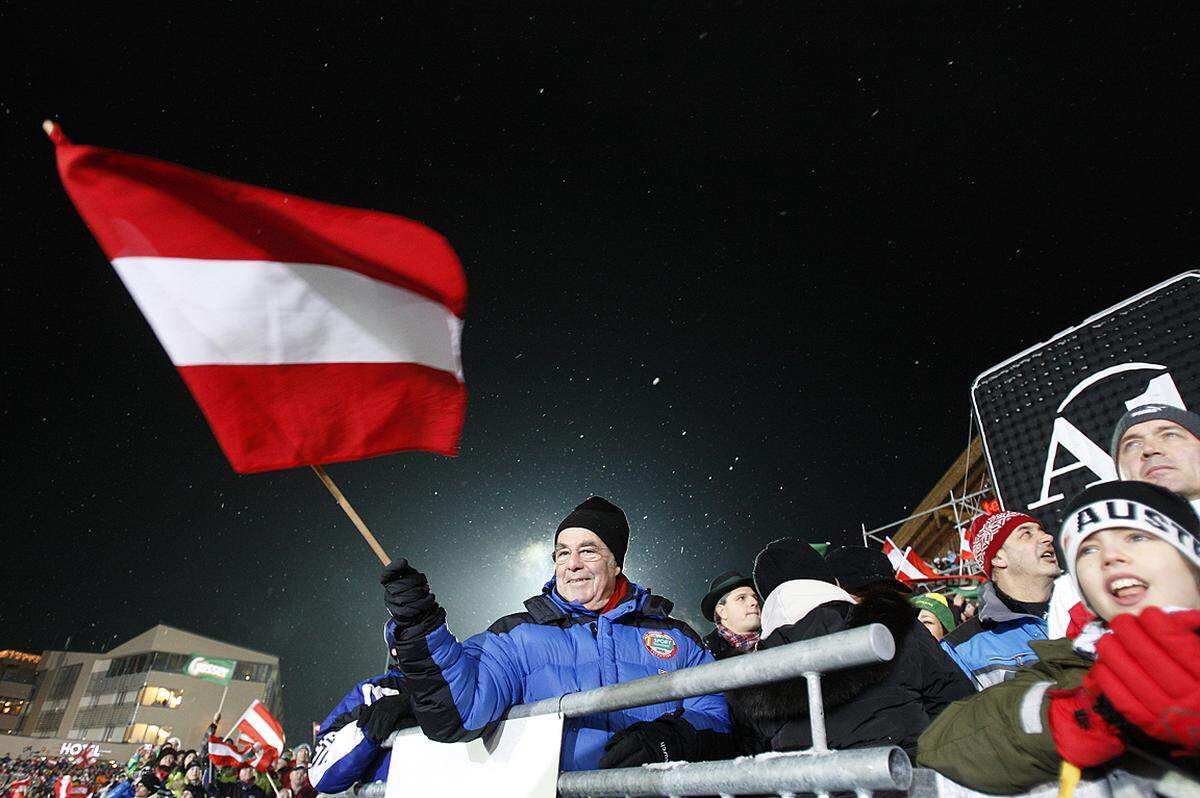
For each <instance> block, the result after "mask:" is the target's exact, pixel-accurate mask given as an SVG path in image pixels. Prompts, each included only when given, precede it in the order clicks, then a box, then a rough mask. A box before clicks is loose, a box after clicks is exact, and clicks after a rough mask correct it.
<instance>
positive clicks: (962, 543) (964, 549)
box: [958, 524, 975, 563]
mask: <svg viewBox="0 0 1200 798" xmlns="http://www.w3.org/2000/svg"><path fill="white" fill-rule="evenodd" d="M969 528H970V524H968V525H966V526H963V527H960V528H959V530H958V559H959V562H964V563H970V562H974V561H975V553H974V552H973V551H971V541H969V540H967V530H968V529H969Z"/></svg>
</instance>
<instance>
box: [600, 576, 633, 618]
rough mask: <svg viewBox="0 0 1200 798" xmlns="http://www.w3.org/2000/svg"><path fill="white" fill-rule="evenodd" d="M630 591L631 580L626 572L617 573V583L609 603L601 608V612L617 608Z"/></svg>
mask: <svg viewBox="0 0 1200 798" xmlns="http://www.w3.org/2000/svg"><path fill="white" fill-rule="evenodd" d="M628 592H629V580H628V579H626V578H625V574H617V583H616V584H615V585H613V592H612V595H611V596H609V597H608V603H607V604H605V605H604V606H603V607H602V608H601V609H600V610H599V614H600V615H603V614H604V613H606V612H610V611H612V610H615V609H616V608H617V605H618V604H620V603H621V602H622V601H624V600H625V594H626V593H628Z"/></svg>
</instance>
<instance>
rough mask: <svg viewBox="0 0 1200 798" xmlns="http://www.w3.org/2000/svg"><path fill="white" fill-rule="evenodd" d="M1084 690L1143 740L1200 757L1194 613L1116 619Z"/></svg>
mask: <svg viewBox="0 0 1200 798" xmlns="http://www.w3.org/2000/svg"><path fill="white" fill-rule="evenodd" d="M1108 626H1109V628H1110V629H1111V630H1112V633H1111V634H1106V635H1104V636H1103V637H1101V638H1100V642H1099V643H1097V644H1096V664H1095V665H1093V666H1092V669H1091V671H1090V672H1089V673H1088V675H1087V677H1086V678H1085V679H1084V682H1083V684H1084V686H1085V687H1086V688H1087V689H1088V690H1090V691H1092V692H1094V693H1099V694H1103V695H1104V697H1105V698H1106V699H1108V702H1109V703H1110V704H1112V706H1113V708H1114V709H1116V710H1117V712H1120V713H1121V715H1122V716H1123V717H1124V718H1125V719H1126V720H1128V721H1129V722H1130V723H1132V724H1134V725H1135V726H1137V727H1138V728H1139V729H1141V730H1142V731H1144V732H1145V733H1146V734H1148V735H1150V736H1151V737H1154V738H1155V739H1158V740H1162V741H1163V742H1166V743H1170V744H1171V745H1176V746H1179V747H1180V748H1182V749H1183V750H1184V751H1186V752H1189V753H1197V752H1200V633H1198V630H1200V610H1188V611H1187V612H1170V613H1168V612H1163V611H1162V610H1160V609H1158V608H1157V607H1149V608H1147V609H1145V610H1143V611H1142V612H1141V614H1139V615H1136V616H1135V615H1118V616H1117V617H1116V618H1114V619H1113V620H1112V621H1110V622H1109V624H1108Z"/></svg>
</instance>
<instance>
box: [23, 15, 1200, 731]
mask: <svg viewBox="0 0 1200 798" xmlns="http://www.w3.org/2000/svg"><path fill="white" fill-rule="evenodd" d="M41 5H42V6H45V7H46V10H45V11H44V12H43V13H45V14H46V16H36V13H37V12H27V11H21V10H15V9H14V8H13V6H12V4H10V5H8V6H6V8H5V10H4V11H3V12H2V13H3V17H4V18H3V20H2V22H0V26H2V27H3V28H4V29H5V30H6V31H7V33H8V34H9V36H10V37H11V36H13V35H14V34H16V35H17V36H19V37H20V39H21V41H22V42H23V44H12V43H10V44H6V46H5V49H6V50H7V56H8V58H9V59H12V60H11V63H10V64H9V65H8V66H6V67H5V68H4V72H3V74H4V75H5V79H4V91H3V93H2V96H0V118H2V119H3V123H4V128H5V141H6V142H7V143H6V146H5V158H4V181H3V192H2V196H3V199H2V202H3V213H4V220H5V228H6V232H7V235H6V236H5V239H6V241H7V245H6V247H5V251H6V253H7V257H6V261H7V262H6V265H5V280H4V282H3V325H4V327H3V334H4V339H5V341H6V352H5V356H4V360H3V364H4V365H3V374H2V380H3V411H2V416H0V417H2V419H3V434H4V441H5V469H4V484H5V491H6V493H7V500H6V501H5V502H4V510H3V526H2V527H0V529H2V534H3V543H4V546H3V551H4V557H3V562H4V565H5V568H4V574H5V584H4V599H3V601H2V602H0V648H6V647H14V648H19V649H26V650H31V651H38V650H41V649H43V648H49V647H52V646H55V645H58V646H61V645H62V644H63V643H64V641H65V638H66V637H67V636H68V635H70V636H71V638H72V646H73V647H82V648H87V647H96V648H97V649H98V648H100V647H103V646H107V645H109V644H111V643H113V642H114V641H117V640H122V639H125V638H127V637H129V636H132V635H133V634H135V633H138V632H140V631H142V630H143V629H144V628H146V627H148V626H150V625H152V624H154V623H156V622H159V621H162V622H165V623H170V624H175V625H178V626H181V627H183V628H186V629H191V630H195V631H197V632H201V633H204V634H209V635H213V636H215V637H219V638H223V639H227V640H229V641H231V642H235V643H239V644H242V645H248V646H251V647H255V648H260V649H265V650H267V651H270V652H273V653H276V654H278V655H279V656H280V657H281V658H282V663H283V669H284V680H285V686H284V697H285V707H286V726H287V729H288V731H289V733H290V734H291V735H292V737H293V738H299V737H303V736H304V735H306V733H307V732H306V728H307V727H306V724H307V722H308V721H309V720H314V719H319V718H322V717H323V716H324V715H325V713H326V712H327V711H328V709H329V708H330V707H331V706H332V704H333V703H334V702H335V701H336V700H337V699H338V698H339V697H340V696H341V695H342V694H343V693H344V692H345V691H346V690H347V689H348V688H349V687H350V685H351V684H352V683H353V682H354V681H355V680H357V679H360V678H363V677H365V676H368V675H371V674H373V673H376V672H378V670H379V668H380V666H381V664H382V662H383V657H384V652H383V646H382V643H381V640H380V628H381V626H382V623H383V620H384V617H385V615H384V610H383V608H382V605H381V602H380V600H379V588H378V586H377V582H376V577H377V573H378V570H379V569H378V565H377V563H376V561H375V560H374V558H373V557H372V556H371V554H370V552H369V550H368V549H367V547H366V546H365V545H364V544H363V542H362V541H361V540H360V539H359V538H358V536H357V534H356V533H355V532H354V529H353V527H352V526H351V525H350V523H349V522H348V521H347V520H346V519H345V518H344V517H343V516H342V514H341V512H340V511H339V510H338V508H337V507H336V506H335V505H334V504H333V503H332V501H330V500H329V498H328V496H327V494H326V493H325V492H324V490H323V489H322V487H321V485H320V484H319V483H318V482H317V480H316V479H315V478H314V477H313V475H312V474H311V473H309V472H308V471H306V470H303V469H296V470H291V471H282V472H274V473H270V474H263V475H254V476H237V475H235V474H234V472H233V471H232V470H231V469H230V468H229V466H228V465H227V463H226V462H225V460H224V459H223V457H222V455H221V453H220V451H219V450H218V448H217V445H216V443H215V441H214V439H213V438H212V436H211V434H210V433H209V431H208V428H207V427H206V425H205V424H204V422H203V420H202V418H201V416H200V414H199V412H198V410H197V408H196V406H195V404H194V403H193V401H192V400H191V398H190V396H189V394H188V393H187V391H186V389H185V387H184V385H183V383H182V382H181V380H180V379H179V378H178V376H177V374H176V372H175V370H174V368H173V367H172V366H171V364H170V362H169V361H168V360H167V358H166V356H165V354H164V353H163V351H162V350H161V348H160V347H159V345H158V343H157V342H156V340H155V338H154V336H153V334H152V333H151V331H150V329H149V327H148V326H147V325H146V323H145V322H144V320H143V319H142V317H141V316H140V314H139V313H138V311H137V309H136V308H135V306H134V304H133V302H132V301H131V299H130V297H129V296H128V294H127V293H126V292H125V290H124V288H123V287H122V286H121V284H120V282H119V281H118V279H117V277H116V275H115V274H114V273H113V271H112V269H111V268H110V267H109V266H108V265H107V263H106V262H105V259H104V257H103V255H102V253H101V252H100V249H99V247H98V246H97V245H96V244H95V243H94V241H93V240H92V239H91V237H90V235H89V234H88V232H87V230H86V229H85V227H84V225H83V223H82V222H81V221H80V219H79V218H78V216H77V215H76V213H75V211H74V209H73V208H72V207H71V205H70V204H69V202H68V200H67V198H66V196H65V194H64V192H63V190H62V188H61V185H60V184H59V181H58V177H57V174H56V172H55V170H54V167H53V160H52V148H51V146H50V144H49V143H48V142H47V141H46V140H45V138H44V137H43V136H42V134H41V131H40V129H39V124H40V122H41V120H42V119H43V118H45V117H53V118H55V119H57V120H59V121H60V122H61V123H62V124H63V126H64V128H65V130H66V131H67V133H68V135H70V136H71V137H72V138H73V139H75V140H76V141H78V142H80V143H87V144H97V145H103V146H109V147H114V148H118V149H124V150H129V151H132V152H137V153H142V154H147V155H153V156H156V157H160V158H164V159H167V160H171V161H176V162H179V163H182V164H185V165H188V166H191V167H195V168H198V169H202V170H206V171H209V172H212V173H215V174H218V175H221V176H223V177H228V178H232V179H235V180H240V181H244V182H250V183H257V184H262V185H267V186H270V187H273V188H278V189H281V190H284V191H289V192H293V193H297V194H302V195H306V196H310V197H314V198H317V199H322V200H326V201H330V202H336V203H343V204H349V205H355V206H360V207H370V208H375V209H379V210H384V211H390V212H394V213H399V214H403V215H406V216H409V217H412V218H414V219H417V220H420V221H422V222H424V223H426V224H428V225H430V226H432V227H433V228H435V229H437V230H439V231H440V232H442V233H443V234H445V235H446V236H447V237H448V238H449V240H450V241H451V242H452V243H453V245H454V246H455V248H456V249H457V251H458V253H459V255H460V257H461V259H462V261H463V264H464V266H465V268H466V272H467V276H468V280H469V284H470V306H469V310H468V315H467V326H466V330H465V333H464V341H463V358H464V368H465V371H466V375H467V384H468V389H469V392H470V408H469V411H468V418H467V424H466V429H465V433H464V436H463V441H462V451H461V455H460V456H459V457H458V458H456V459H447V458H439V457H436V456H432V455H425V454H403V455H394V456H389V457H382V458H377V459H374V460H369V461H364V462H359V463H353V464H345V465H337V466H333V467H331V468H330V473H331V474H332V476H333V477H334V479H336V480H337V481H338V482H339V484H340V485H341V487H342V489H343V490H344V491H345V492H346V494H347V495H348V496H349V497H350V499H351V500H352V501H353V502H354V503H355V505H356V506H357V507H358V509H359V510H360V512H361V513H362V515H363V516H364V517H365V518H366V520H367V522H368V523H369V524H370V525H371V526H372V527H373V528H374V529H375V530H376V531H377V533H378V534H379V537H380V538H381V540H382V542H383V545H384V547H385V548H386V549H387V550H388V551H389V552H390V553H391V554H392V555H393V556H407V557H409V558H410V559H411V560H413V561H414V563H415V564H416V565H417V566H418V567H421V568H423V569H425V570H427V572H428V573H429V575H430V580H431V582H432V584H433V586H434V589H435V591H436V592H437V593H438V595H439V598H440V599H441V600H442V601H443V603H444V604H445V605H446V606H447V608H448V611H449V616H450V620H451V624H452V627H453V628H454V629H455V630H456V631H458V632H460V633H463V634H466V633H472V632H475V631H478V630H479V629H480V628H482V627H483V626H484V625H486V624H487V623H488V622H490V621H491V620H492V619H493V618H495V617H498V616H499V615H502V614H504V613H507V612H511V611H514V610H515V609H517V608H518V607H519V603H520V600H521V599H523V598H524V597H526V596H528V595H531V594H532V593H533V592H535V591H536V590H537V588H538V587H539V586H540V584H541V582H542V581H543V580H544V579H545V578H546V577H547V576H548V575H549V573H550V564H549V558H548V552H549V541H550V535H551V532H552V530H553V529H554V526H555V525H556V523H557V522H558V520H559V519H560V518H561V517H562V516H563V515H564V514H565V513H566V512H567V511H568V510H569V509H570V508H571V507H572V506H574V504H575V503H577V502H578V501H580V500H582V499H583V498H585V497H586V496H587V495H589V494H590V493H599V494H602V495H606V496H608V497H610V498H612V499H613V500H614V501H616V502H617V503H619V504H620V505H622V506H623V507H625V508H626V510H627V512H628V514H629V516H630V519H631V522H632V524H633V535H634V542H633V544H632V546H631V552H630V555H629V558H628V561H627V567H628V572H629V574H630V576H631V577H633V578H634V579H636V580H638V581H641V582H643V583H645V584H647V585H648V586H650V587H651V588H652V589H654V590H655V591H656V592H659V593H662V594H664V595H666V596H668V597H670V598H672V599H674V600H675V601H676V603H677V604H678V605H679V612H680V614H682V615H683V617H685V618H688V619H689V620H692V621H693V622H698V621H699V611H698V608H697V605H698V602H699V599H700V596H701V595H702V594H703V593H704V592H705V589H706V587H707V580H708V579H709V578H710V577H711V576H712V575H714V574H715V573H716V572H719V571H722V570H725V569H726V568H729V567H742V568H749V563H750V560H751V558H752V556H753V554H754V552H755V551H757V550H758V548H760V547H761V545H762V544H764V543H765V542H767V541H769V540H771V539H773V538H776V537H780V536H783V535H798V536H802V537H806V538H808V539H811V540H833V541H850V540H852V539H856V538H857V530H858V528H859V524H860V523H866V524H867V525H868V526H873V525H878V524H881V523H885V522H887V521H891V520H895V519H896V518H899V517H901V516H903V515H904V514H905V512H906V510H907V509H908V508H910V507H911V506H913V505H914V504H916V502H918V501H919V500H920V499H921V498H922V497H923V496H924V494H925V492H926V491H927V490H928V489H929V488H930V487H931V486H932V484H933V482H934V481H935V480H936V479H937V477H938V476H940V474H941V473H942V471H943V470H944V469H945V468H946V467H947V466H948V465H949V464H950V462H951V461H953V459H954V458H955V457H956V456H957V454H958V453H959V452H960V451H961V449H962V448H963V446H964V445H965V443H966V438H967V432H968V388H969V386H970V383H971V380H972V378H973V377H974V376H975V375H976V374H978V373H979V372H981V371H983V370H984V369H986V368H987V367H989V366H991V365H993V364H995V363H997V362H999V361H1000V360H1003V359H1004V358H1006V357H1008V356H1009V355H1012V354H1015V353H1016V352H1017V351H1019V350H1021V349H1023V348H1025V347H1026V346H1028V345H1031V344H1033V343H1035V342H1037V341H1040V340H1044V339H1046V338H1048V337H1050V336H1051V335H1053V334H1054V333H1056V332H1057V331H1059V330H1061V329H1062V328H1064V327H1067V326H1069V325H1071V324H1074V323H1077V322H1079V321H1081V320H1082V319H1083V318H1084V317H1086V316H1087V315H1090V314H1091V313H1093V312H1095V311H1099V310H1101V309H1103V308H1105V307H1108V306H1109V305H1111V304H1114V303H1115V302H1118V301H1120V300H1121V299H1123V298H1125V297H1127V296H1129V295H1131V294H1133V293H1135V292H1137V291H1139V290H1141V289H1144V288H1146V287H1148V286H1150V285H1152V284H1154V283H1156V282H1158V281H1160V280H1162V279H1164V278H1166V277H1168V276H1171V275H1173V274H1176V273H1179V272H1181V271H1184V270H1185V269H1187V268H1194V267H1195V266H1196V264H1197V261H1198V258H1197V252H1198V251H1200V247H1198V244H1200V224H1198V223H1200V218H1198V216H1197V206H1198V199H1197V191H1196V186H1197V177H1200V174H1198V168H1197V154H1198V153H1197V149H1198V147H1197V142H1198V141H1200V131H1198V130H1197V127H1198V123H1200V100H1198V98H1200V82H1198V75H1200V56H1198V55H1197V53H1200V37H1198V36H1197V32H1198V31H1200V24H1198V20H1197V17H1196V16H1195V15H1191V16H1184V15H1183V13H1182V12H1179V11H1178V10H1172V11H1170V12H1167V11H1154V10H1148V9H1144V8H1129V9H1123V10H1122V12H1121V13H1120V14H1117V15H1104V16H1098V15H1096V13H1095V11H1094V7H1093V6H1090V5H1087V6H1080V7H1079V10H1078V11H1071V10H1069V9H1063V8H1062V7H1061V5H1060V4H1054V8H1053V9H1037V8H1031V7H1030V6H1036V5H1041V4H1029V5H1022V4H974V3H971V4H945V5H944V6H942V7H940V8H939V7H938V6H936V5H933V4H922V5H920V6H918V5H904V4H884V5H886V7H887V10H886V11H879V10H877V9H873V8H871V6H870V5H867V6H863V7H862V8H863V9H870V10H861V9H860V10H852V9H851V8H850V7H848V6H846V5H844V4H840V3H839V4H831V7H833V8H835V9H836V10H825V11H821V10H818V9H817V8H816V7H815V6H813V5H812V4H802V3H797V4H778V5H776V4H757V3H755V4H740V3H727V4H711V3H710V4H698V3H676V4H671V3H656V4H636V3H627V4H619V5H617V6H615V7H614V6H613V5H608V6H599V5H596V4H587V5H585V4H581V3H557V2H556V3H503V4H474V5H472V4H462V5H450V4H447V3H439V4H395V5H392V4H388V5H386V10H384V11H382V12H380V11H378V10H372V9H369V7H366V6H359V7H355V6H351V5H332V4H331V5H328V6H325V8H324V9H320V8H318V7H317V6H316V5H315V4H301V5H304V6H305V8H306V9H308V10H303V11H301V10H297V8H296V7H295V6H296V5H297V4H289V5H288V6H284V5H276V6H274V7H271V6H266V5H256V4H249V3H237V4H233V3H222V4H218V3H198V4H193V6H192V7H191V8H190V9H189V10H187V11H180V10H177V9H174V8H169V6H172V5H174V4H160V5H158V6H142V7H141V9H140V10H139V11H138V12H137V13H136V14H133V13H121V12H120V11H118V10H115V9H114V7H112V6H103V7H102V8H100V10H97V11H96V12H94V13H93V14H92V15H90V16H87V15H85V16H80V13H79V12H72V13H71V14H69V15H68V14H66V13H65V12H64V11H63V9H62V7H61V6H55V5H53V4H41ZM410 5H417V6H420V8H418V9H416V10H414V9H412V8H408V7H407V6H410ZM377 6H378V7H379V8H385V6H384V4H377ZM1179 8H1183V6H1180V7H1179ZM18 32H19V33H18ZM656 380H657V383H656V382H655V381H656ZM179 731H183V732H185V733H188V732H189V730H179ZM195 731H197V732H198V731H199V730H195Z"/></svg>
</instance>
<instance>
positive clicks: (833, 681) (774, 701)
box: [725, 588, 917, 726]
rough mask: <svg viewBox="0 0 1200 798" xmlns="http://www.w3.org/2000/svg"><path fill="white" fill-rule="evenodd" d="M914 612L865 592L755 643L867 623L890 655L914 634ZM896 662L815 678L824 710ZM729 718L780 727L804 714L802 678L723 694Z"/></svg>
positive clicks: (897, 599) (889, 596)
mask: <svg viewBox="0 0 1200 798" xmlns="http://www.w3.org/2000/svg"><path fill="white" fill-rule="evenodd" d="M916 620H917V610H916V609H915V608H914V607H913V606H912V605H910V604H909V603H908V601H906V600H905V598H904V596H902V595H900V594H899V593H897V592H896V591H895V590H894V589H891V588H887V589H878V590H870V591H868V592H866V593H864V594H863V595H862V596H861V597H860V598H859V603H858V604H851V603H849V602H845V601H831V602H828V603H825V604H822V605H820V606H819V607H817V608H816V609H814V610H812V612H810V613H808V614H807V615H805V616H804V617H803V618H801V619H800V620H799V621H797V622H796V623H793V624H788V625H786V626H781V627H780V628H779V629H777V630H776V631H775V632H774V633H773V634H771V635H770V636H769V637H767V638H765V639H764V640H763V642H762V643H760V644H759V648H760V650H761V649H764V648H773V647H777V646H781V645H785V644H787V643H795V642H797V641H800V640H810V639H812V638H814V637H820V636H821V635H827V634H832V633H833V632H840V631H843V630H845V629H854V628H857V627H860V626H866V625H867V624H871V623H881V624H883V625H884V626H886V627H887V629H888V631H890V632H891V633H892V637H893V638H894V639H895V641H896V650H897V652H899V651H900V648H901V646H902V644H903V641H904V638H905V637H907V636H908V635H909V634H912V632H913V630H914V629H916V628H917V627H916ZM897 664H898V663H897V660H893V661H891V662H883V663H879V664H876V665H864V666H862V667H858V668H850V669H848V670H842V671H835V672H833V673H828V674H825V675H824V676H823V677H822V679H821V693H822V696H823V698H824V702H825V709H826V710H827V711H828V710H829V709H830V708H832V707H836V706H840V705H842V704H845V703H847V702H848V701H850V700H851V699H853V698H854V697H855V696H857V695H858V694H859V693H861V692H862V691H863V690H866V689H867V688H869V687H871V686H872V685H876V684H880V683H883V682H885V681H886V680H887V679H888V678H889V675H890V674H891V671H892V670H893V668H895V667H896V666H897ZM725 697H726V698H727V699H728V701H729V706H730V709H731V710H732V712H733V714H734V717H735V718H736V719H737V720H738V721H739V722H741V723H745V724H749V725H751V726H756V725H758V724H772V723H781V722H784V721H789V720H795V719H796V718H799V717H804V716H807V715H808V687H807V683H806V682H805V680H804V679H802V678H801V679H791V680H788V681H783V682H775V683H772V684H765V685H760V686H757V687H744V688H740V689H738V690H731V691H729V692H727V693H726V694H725Z"/></svg>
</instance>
